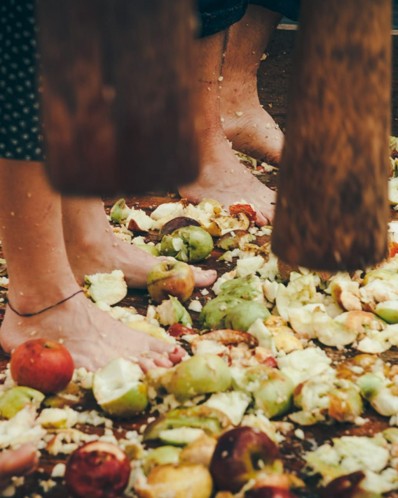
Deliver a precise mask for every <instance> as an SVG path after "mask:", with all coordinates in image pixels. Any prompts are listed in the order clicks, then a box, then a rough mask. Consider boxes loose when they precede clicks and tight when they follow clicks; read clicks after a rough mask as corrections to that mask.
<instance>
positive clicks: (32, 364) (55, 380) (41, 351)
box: [10, 338, 74, 394]
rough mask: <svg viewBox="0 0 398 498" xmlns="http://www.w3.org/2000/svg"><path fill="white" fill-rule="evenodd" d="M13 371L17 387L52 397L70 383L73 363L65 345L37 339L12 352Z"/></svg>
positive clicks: (11, 365)
mask: <svg viewBox="0 0 398 498" xmlns="http://www.w3.org/2000/svg"><path fill="white" fill-rule="evenodd" d="M10 369H11V376H12V378H13V379H14V381H15V382H16V383H17V384H18V385H20V386H27V387H31V388H33V389H37V390H38V391H40V392H42V393H44V394H51V393H56V392H58V391H62V390H63V389H64V388H65V387H66V386H67V385H68V384H69V382H70V381H71V379H72V376H73V371H74V363H73V359H72V356H71V355H70V353H69V351H68V350H67V348H66V347H65V346H63V345H62V344H60V343H59V342H56V341H51V340H49V339H44V338H38V339H30V340H29V341H26V342H23V343H22V344H20V345H19V346H18V347H17V348H16V349H15V350H14V351H13V353H12V355H11V361H10Z"/></svg>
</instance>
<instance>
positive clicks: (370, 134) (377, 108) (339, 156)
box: [272, 0, 391, 270]
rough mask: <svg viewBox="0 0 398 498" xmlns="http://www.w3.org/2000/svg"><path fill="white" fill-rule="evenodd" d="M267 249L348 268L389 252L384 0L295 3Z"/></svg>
mask: <svg viewBox="0 0 398 498" xmlns="http://www.w3.org/2000/svg"><path fill="white" fill-rule="evenodd" d="M296 50H297V51H296V61H295V70H294V71H293V78H292V84H291V91H290V100H289V108H288V118H287V129H286V147H285V149H284V152H283V156H282V165H281V170H280V179H279V190H278V199H277V207H276V215H275V228H274V232H273V237H272V249H273V251H274V252H275V253H276V254H277V255H278V256H279V257H280V258H281V259H283V260H285V261H286V262H288V263H291V264H299V265H302V266H306V267H310V268H314V269H321V270H339V269H356V268H359V267H363V266H366V265H370V264H373V263H377V262H379V261H380V260H381V259H382V258H383V257H385V256H386V253H387V223H388V214H389V210H388V200H387V178H388V170H389V162H388V139H389V134H390V112H391V105H390V92H391V74H390V73H391V1H390V0H344V1H343V2H342V1H340V0H329V1H327V2H324V1H319V0H303V1H302V17H301V21H300V31H299V34H298V40H297V49H296Z"/></svg>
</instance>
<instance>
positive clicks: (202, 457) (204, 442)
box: [180, 434, 217, 468]
mask: <svg viewBox="0 0 398 498" xmlns="http://www.w3.org/2000/svg"><path fill="white" fill-rule="evenodd" d="M216 444H217V439H215V438H214V437H212V436H208V435H207V434H205V435H204V436H201V437H199V438H198V439H195V441H193V442H192V443H190V444H188V445H187V446H185V448H183V449H182V451H181V453H180V462H181V463H196V464H200V465H204V466H205V467H207V468H208V467H209V466H210V462H211V458H212V456H213V453H214V450H215V448H216Z"/></svg>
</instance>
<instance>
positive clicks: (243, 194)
mask: <svg viewBox="0 0 398 498" xmlns="http://www.w3.org/2000/svg"><path fill="white" fill-rule="evenodd" d="M204 148H205V150H204V151H202V165H201V172H200V175H199V178H198V179H197V180H196V182H194V183H192V184H190V185H186V186H184V187H182V188H180V194H181V196H183V197H186V198H187V199H188V200H190V201H192V202H199V201H201V200H202V199H204V198H208V199H215V200H217V201H219V202H221V203H222V204H223V205H224V206H225V207H228V206H229V205H231V204H233V203H235V202H240V201H245V202H248V203H250V204H252V205H253V207H254V209H255V210H256V213H257V218H256V223H257V224H258V225H260V226H262V225H266V224H269V223H271V222H272V219H273V215H274V204H275V192H273V191H272V190H271V189H269V188H268V187H267V186H266V185H264V184H263V183H261V182H260V180H258V179H257V178H256V177H255V176H253V175H252V174H251V173H250V171H249V170H248V169H247V168H246V167H245V166H244V165H243V164H241V163H240V162H239V160H238V159H237V158H236V156H235V154H234V153H233V151H232V150H231V147H230V146H229V144H228V142H227V140H226V139H225V138H224V137H223V138H222V139H218V140H213V142H212V143H211V144H210V143H205V147H204Z"/></svg>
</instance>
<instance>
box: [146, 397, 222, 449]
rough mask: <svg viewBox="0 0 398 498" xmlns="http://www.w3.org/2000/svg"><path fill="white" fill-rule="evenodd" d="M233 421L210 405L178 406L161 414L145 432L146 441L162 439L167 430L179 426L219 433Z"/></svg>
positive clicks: (212, 433) (214, 433)
mask: <svg viewBox="0 0 398 498" xmlns="http://www.w3.org/2000/svg"><path fill="white" fill-rule="evenodd" d="M230 424H231V422H230V420H229V417H227V416H226V415H225V414H224V413H223V412H221V411H219V410H217V409H215V408H211V407H209V406H204V405H198V406H191V407H189V408H176V409H174V410H171V411H170V412H167V413H165V414H164V415H160V417H158V418H157V419H156V420H154V421H153V422H151V423H150V424H149V425H148V426H147V428H146V429H145V432H144V441H152V440H156V439H160V435H161V434H162V433H164V432H165V431H169V430H172V429H179V428H193V429H201V430H202V431H204V432H205V433H206V434H210V435H219V434H220V433H221V432H222V431H223V430H225V428H226V427H228V426H230Z"/></svg>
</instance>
